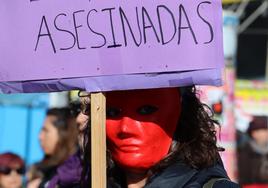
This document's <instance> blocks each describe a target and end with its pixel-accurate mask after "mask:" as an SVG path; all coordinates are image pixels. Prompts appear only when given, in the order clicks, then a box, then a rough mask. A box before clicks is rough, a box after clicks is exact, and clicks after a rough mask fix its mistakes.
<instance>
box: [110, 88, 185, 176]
mask: <svg viewBox="0 0 268 188" xmlns="http://www.w3.org/2000/svg"><path fill="white" fill-rule="evenodd" d="M106 97H107V120H106V131H107V133H106V134H107V139H108V148H109V149H110V151H111V153H112V157H113V159H114V160H115V161H116V163H117V164H118V165H119V166H121V167H122V168H123V169H124V170H128V171H133V172H138V171H144V170H148V169H149V168H150V167H152V166H153V165H155V164H156V163H158V162H159V161H160V160H161V159H163V158H164V157H165V156H166V155H167V153H168V151H169V148H170V145H171V142H172V137H173V134H174V132H175V130H176V126H177V123H178V120H179V114H180V110H181V104H180V94H179V91H178V89H176V88H169V89H147V90H135V91H115V92H108V93H107V95H106Z"/></svg>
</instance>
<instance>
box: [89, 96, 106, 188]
mask: <svg viewBox="0 0 268 188" xmlns="http://www.w3.org/2000/svg"><path fill="white" fill-rule="evenodd" d="M105 122H106V98H105V96H104V94H103V93H92V94H91V172H92V173H91V174H92V175H91V181H92V182H91V185H92V186H91V187H92V188H106V123H105Z"/></svg>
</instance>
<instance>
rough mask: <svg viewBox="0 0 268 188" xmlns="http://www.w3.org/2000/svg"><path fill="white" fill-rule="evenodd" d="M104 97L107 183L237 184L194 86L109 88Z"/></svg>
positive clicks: (155, 186)
mask: <svg viewBox="0 0 268 188" xmlns="http://www.w3.org/2000/svg"><path fill="white" fill-rule="evenodd" d="M106 100H107V107H106V108H107V113H106V116H107V117H106V118H107V120H106V134H107V146H108V152H107V153H108V168H107V174H108V181H107V182H108V185H107V186H108V187H109V188H142V187H144V188H162V187H165V188H180V187H181V188H182V187H185V188H190V187H191V188H197V187H202V186H204V184H206V183H207V182H212V181H213V180H212V179H214V178H216V179H215V180H217V181H216V182H215V183H214V184H213V188H223V187H224V188H228V187H230V188H232V187H234V188H236V187H238V185H237V184H235V183H233V182H231V181H230V180H229V179H228V177H227V174H226V172H225V170H224V167H223V165H222V162H221V159H220V156H219V154H218V151H220V150H222V149H221V148H218V147H217V145H216V131H215V124H217V122H216V121H214V120H213V119H212V117H211V114H210V111H209V109H208V108H207V107H206V106H205V105H203V104H202V103H201V102H200V101H199V99H198V98H197V97H196V94H195V89H194V88H191V87H188V88H181V89H177V88H166V89H147V90H134V91H113V92H107V93H106ZM85 159H86V158H85ZM87 168H88V167H87ZM89 177H90V176H89Z"/></svg>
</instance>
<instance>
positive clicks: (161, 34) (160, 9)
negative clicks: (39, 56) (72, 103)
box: [35, 1, 214, 53]
mask: <svg viewBox="0 0 268 188" xmlns="http://www.w3.org/2000/svg"><path fill="white" fill-rule="evenodd" d="M209 4H211V2H209V1H204V2H201V3H199V4H198V5H197V7H196V9H195V10H191V11H196V14H197V18H198V19H200V20H201V21H202V22H203V23H204V24H202V26H203V27H205V28H204V30H206V31H207V32H208V35H207V36H209V37H208V38H206V39H203V38H202V39H198V38H197V35H196V33H195V31H194V27H193V22H192V21H191V20H190V18H189V16H188V14H187V11H186V10H185V7H184V6H183V5H182V4H180V5H179V6H178V17H175V16H174V13H173V12H172V11H171V10H170V9H169V8H168V7H167V6H165V5H158V6H157V7H156V11H155V13H156V16H157V22H153V19H152V17H151V15H150V14H149V13H148V11H147V9H146V8H145V7H140V8H138V7H135V16H136V17H135V19H133V18H132V19H130V18H128V17H127V14H126V12H125V11H124V10H123V8H122V7H119V8H118V9H116V8H105V9H102V10H99V11H98V10H96V9H91V10H89V11H85V10H78V11H75V12H73V13H72V17H71V20H72V22H73V23H72V24H73V30H74V31H73V32H72V31H70V30H67V29H66V28H63V26H62V25H60V24H58V22H59V20H61V19H67V18H68V15H67V14H66V13H59V14H58V15H57V16H56V17H55V18H54V20H53V24H51V22H48V21H50V20H47V18H46V16H42V19H41V23H40V26H39V32H38V34H37V35H36V36H37V38H36V44H35V51H37V50H38V46H39V43H40V42H41V41H42V42H49V43H50V44H51V47H52V49H53V52H54V53H57V52H58V51H61V50H70V49H72V48H77V49H79V50H85V49H87V48H118V47H127V46H128V45H129V44H130V42H131V43H132V45H134V46H136V47H139V46H141V45H146V44H147V45H150V44H152V43H153V42H156V43H158V44H160V45H166V44H168V43H171V42H172V41H174V40H175V42H176V43H177V44H178V45H180V43H181V39H182V37H183V32H186V31H187V32H189V33H188V34H187V35H191V37H192V41H193V44H195V45H198V44H209V43H211V42H212V41H213V39H214V31H213V27H212V25H211V23H209V21H208V20H206V19H205V17H204V16H202V14H201V11H200V9H201V8H200V7H201V5H209ZM100 13H102V14H104V13H106V16H107V22H108V23H109V24H108V25H109V26H106V27H107V28H108V31H107V29H106V30H105V32H106V33H105V32H103V31H100V30H99V31H98V30H97V29H96V28H93V26H92V23H93V22H91V21H92V20H93V19H94V18H95V19H96V18H97V17H96V16H98V14H100ZM116 13H117V14H116ZM78 14H80V17H81V16H84V17H85V20H84V22H82V23H78V19H77V18H78ZM163 15H165V17H164V16H163ZM167 15H169V16H168V17H167ZM102 16H103V15H102ZM115 16H119V19H118V20H120V21H119V22H115V21H114V20H115ZM154 16H155V15H154ZM162 16H163V17H162ZM68 19H70V18H68ZM167 19H168V20H169V21H168V23H171V24H169V26H168V27H170V28H172V34H170V32H169V33H168V34H167V33H165V30H167V29H165V28H164V25H165V26H167V24H166V23H167ZM130 20H131V21H130ZM183 20H184V21H183ZM94 21H96V20H94ZM80 22H81V21H80ZM51 25H53V26H54V28H53V29H56V31H57V32H61V33H64V34H65V35H69V37H68V40H70V39H71V40H70V41H68V42H69V43H70V44H69V46H60V45H61V44H60V43H56V41H57V40H55V36H53V33H52V32H51V30H52V28H51V27H50V26H51ZM133 25H134V26H135V29H134V26H133ZM118 27H120V29H121V31H122V36H121V40H120V37H118V33H117V32H116V30H117V31H118ZM85 28H86V29H87V30H88V32H91V35H93V36H94V37H98V38H97V39H98V40H94V39H92V41H95V42H94V43H95V44H88V45H87V46H86V44H85V40H84V39H85V37H88V36H84V35H82V34H84V33H83V32H81V29H85ZM170 28H169V30H170ZM107 32H108V33H109V34H107ZM149 34H150V40H149V39H148V38H149V37H148V36H149ZM152 36H153V37H152ZM81 38H83V40H81ZM152 38H154V41H152ZM122 39H123V40H122ZM81 41H83V45H82V44H81V43H82V42H81ZM96 41H98V44H96ZM65 45H66V44H65Z"/></svg>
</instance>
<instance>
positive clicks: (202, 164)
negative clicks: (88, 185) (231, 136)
mask: <svg viewBox="0 0 268 188" xmlns="http://www.w3.org/2000/svg"><path fill="white" fill-rule="evenodd" d="M179 92H180V93H181V96H182V111H181V114H180V119H179V122H178V126H177V129H176V132H175V134H174V136H173V142H172V145H171V147H170V151H169V153H168V155H167V156H166V157H165V158H164V159H163V160H161V161H160V162H159V163H158V164H156V165H155V166H153V167H152V168H151V169H150V170H149V172H148V173H149V174H151V175H153V174H155V173H158V172H160V171H162V170H163V169H165V168H166V167H168V166H170V165H172V164H173V163H175V162H177V161H182V162H183V163H185V164H187V165H189V166H191V167H192V168H195V169H202V168H206V167H209V166H212V165H214V164H216V163H217V162H218V161H220V156H219V153H218V152H219V151H224V149H223V148H221V147H217V136H216V134H217V133H216V126H219V123H218V122H217V121H216V120H214V119H213V112H212V111H211V109H210V108H209V107H208V106H207V105H206V104H203V103H201V101H200V100H199V95H198V92H197V90H196V88H195V87H194V86H191V87H182V88H179ZM178 115H179V114H178ZM88 126H89V125H88ZM85 134H87V135H90V129H88V132H87V133H85ZM85 147H86V150H88V151H90V142H88V143H87V144H86V145H85ZM88 154H89V153H88V152H87V153H86V156H85V157H84V164H85V168H86V170H85V171H87V172H89V171H90V169H89V168H90V157H89V155H88ZM119 171H120V169H119V168H118V167H117V166H116V165H115V163H114V161H113V159H112V156H111V154H110V152H109V150H107V174H108V178H109V180H111V181H112V182H113V181H118V178H117V177H116V174H118V172H119ZM84 177H86V176H84ZM87 177H91V176H90V174H88V175H87ZM121 180H122V179H121ZM123 181H124V180H123ZM89 182H90V181H89ZM121 183H124V182H121Z"/></svg>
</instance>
